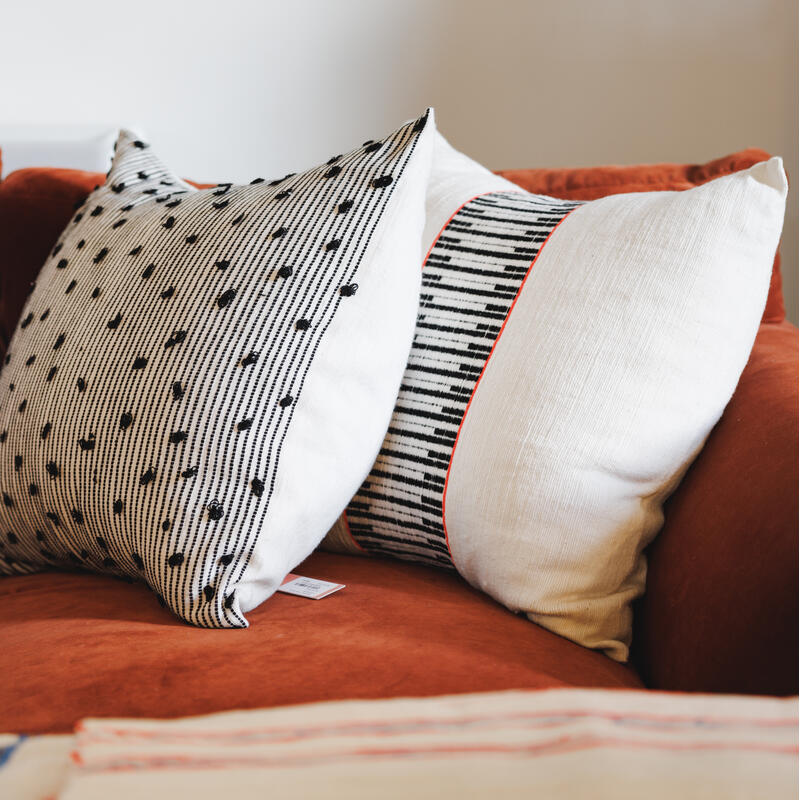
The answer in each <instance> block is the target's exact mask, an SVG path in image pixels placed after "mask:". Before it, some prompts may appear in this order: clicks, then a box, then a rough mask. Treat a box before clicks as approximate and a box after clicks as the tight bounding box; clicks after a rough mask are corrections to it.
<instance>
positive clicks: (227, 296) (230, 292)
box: [217, 289, 236, 308]
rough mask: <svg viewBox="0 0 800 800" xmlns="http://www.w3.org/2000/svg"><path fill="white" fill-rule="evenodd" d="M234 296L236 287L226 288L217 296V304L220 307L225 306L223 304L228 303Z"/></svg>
mask: <svg viewBox="0 0 800 800" xmlns="http://www.w3.org/2000/svg"><path fill="white" fill-rule="evenodd" d="M234 297H236V289H226V290H225V291H224V292H223V293H222V294H221V295H220V296H219V297H218V298H217V305H218V306H219V307H220V308H225V306H227V305H229V304H230V302H231V300H233V298H234Z"/></svg>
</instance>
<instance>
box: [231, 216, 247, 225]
mask: <svg viewBox="0 0 800 800" xmlns="http://www.w3.org/2000/svg"><path fill="white" fill-rule="evenodd" d="M244 216H245V215H244V214H239V216H238V217H236V218H235V219H232V220H231V225H240V224H241V223H242V222H244Z"/></svg>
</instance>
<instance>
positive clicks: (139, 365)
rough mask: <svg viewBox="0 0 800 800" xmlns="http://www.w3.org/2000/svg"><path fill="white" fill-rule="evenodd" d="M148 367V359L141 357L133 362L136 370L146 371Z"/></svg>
mask: <svg viewBox="0 0 800 800" xmlns="http://www.w3.org/2000/svg"><path fill="white" fill-rule="evenodd" d="M146 366H147V359H146V358H145V357H144V356H139V357H138V358H137V359H135V360H134V362H133V368H134V369H144V368H145V367H146Z"/></svg>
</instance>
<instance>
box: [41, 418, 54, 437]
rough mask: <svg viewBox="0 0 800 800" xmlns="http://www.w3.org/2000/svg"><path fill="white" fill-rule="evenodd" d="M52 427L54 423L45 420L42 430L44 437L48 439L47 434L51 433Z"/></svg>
mask: <svg viewBox="0 0 800 800" xmlns="http://www.w3.org/2000/svg"><path fill="white" fill-rule="evenodd" d="M52 427H53V426H52V424H51V423H49V422H45V424H44V425H42V432H41V434H40V436H41V437H42V439H46V438H47V436H48V435H49V433H50V430H51V429H52Z"/></svg>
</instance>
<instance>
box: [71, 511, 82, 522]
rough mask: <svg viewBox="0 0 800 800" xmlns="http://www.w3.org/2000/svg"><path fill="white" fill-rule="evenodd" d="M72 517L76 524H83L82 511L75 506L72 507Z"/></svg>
mask: <svg viewBox="0 0 800 800" xmlns="http://www.w3.org/2000/svg"><path fill="white" fill-rule="evenodd" d="M72 519H73V520H75V523H76V524H77V525H83V513H82V512H81V511H79V510H78V509H77V508H73V509H72Z"/></svg>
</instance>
